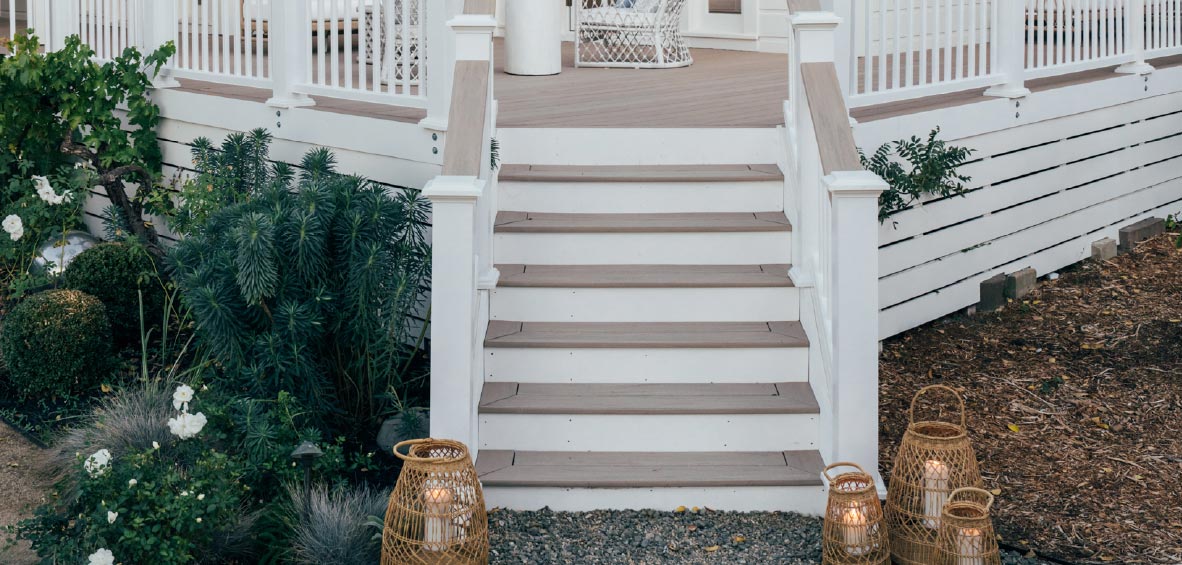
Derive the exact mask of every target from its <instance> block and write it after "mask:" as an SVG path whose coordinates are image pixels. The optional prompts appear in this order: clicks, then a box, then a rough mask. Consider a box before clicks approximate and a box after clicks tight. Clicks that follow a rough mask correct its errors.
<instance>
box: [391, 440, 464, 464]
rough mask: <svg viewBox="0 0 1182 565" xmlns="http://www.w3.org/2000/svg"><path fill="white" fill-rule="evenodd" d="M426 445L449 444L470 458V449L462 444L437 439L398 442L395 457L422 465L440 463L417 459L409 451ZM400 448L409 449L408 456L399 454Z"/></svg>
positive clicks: (426, 458) (437, 460) (430, 459)
mask: <svg viewBox="0 0 1182 565" xmlns="http://www.w3.org/2000/svg"><path fill="white" fill-rule="evenodd" d="M424 443H440V444H448V445H451V447H454V448H455V449H456V450H457V451H460V452H462V453H463V454H464V457H468V447H467V446H465V445H464V444H462V443H460V442H458V441H452V440H445V439H435V438H424V439H408V440H406V441H401V442H398V443H397V444H395V445H394V450H393V451H394V456H395V457H397V458H399V459H401V460H403V461H416V462H420V463H438V462H440V458H436V457H415V456H413V455H411V454H410V449H409V448H410V447H413V446H416V445H422V444H424ZM400 447H407V448H408V449H407V450H406V455H403V454H402V453H399V452H398V448H400Z"/></svg>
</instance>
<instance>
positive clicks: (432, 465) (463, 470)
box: [382, 439, 488, 565]
mask: <svg viewBox="0 0 1182 565" xmlns="http://www.w3.org/2000/svg"><path fill="white" fill-rule="evenodd" d="M402 447H407V448H408V450H407V454H406V455H403V454H402V453H401V452H400V451H399V448H402ZM394 454H395V455H397V456H398V457H399V458H400V459H402V461H403V465H402V474H401V475H399V476H398V485H397V486H395V487H394V492H393V493H392V494H391V495H390V505H389V507H388V508H387V510H386V525H385V528H384V529H383V531H382V565H410V564H422V565H427V564H430V565H436V564H455V565H461V564H463V565H466V564H469V563H471V564H477V563H479V564H481V565H483V564H485V563H488V514H487V513H486V512H485V509H484V494H483V493H482V492H481V490H480V481H479V479H478V478H477V476H476V468H475V467H474V466H473V465H472V459H471V457H470V456H469V455H468V448H467V447H465V446H464V444H462V443H460V442H458V441H451V440H445V439H416V440H410V441H404V442H402V443H399V444H398V445H396V446H394Z"/></svg>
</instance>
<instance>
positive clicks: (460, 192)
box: [423, 176, 484, 203]
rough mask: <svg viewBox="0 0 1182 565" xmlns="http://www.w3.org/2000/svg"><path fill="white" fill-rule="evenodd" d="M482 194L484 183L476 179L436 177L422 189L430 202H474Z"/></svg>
mask: <svg viewBox="0 0 1182 565" xmlns="http://www.w3.org/2000/svg"><path fill="white" fill-rule="evenodd" d="M483 192H484V181H482V180H480V179H478V178H476V177H463V176H438V177H435V178H434V179H431V180H430V181H429V182H427V186H425V187H423V196H425V197H426V198H427V199H428V200H430V201H431V202H473V203H475V202H476V199H477V198H480V195H481V194H482V193H483Z"/></svg>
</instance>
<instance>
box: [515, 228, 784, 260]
mask: <svg viewBox="0 0 1182 565" xmlns="http://www.w3.org/2000/svg"><path fill="white" fill-rule="evenodd" d="M791 238H792V234H791V232H783V231H776V232H721V233H714V232H690V233H682V232H675V233H498V234H496V235H495V236H494V245H495V247H494V249H495V250H496V251H495V255H496V261H495V262H496V263H500V264H525V265H767V264H788V263H791V262H792V240H791Z"/></svg>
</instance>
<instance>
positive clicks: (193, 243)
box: [170, 149, 430, 440]
mask: <svg viewBox="0 0 1182 565" xmlns="http://www.w3.org/2000/svg"><path fill="white" fill-rule="evenodd" d="M240 159H245V160H249V161H252V162H250V163H239V164H237V165H235V168H238V169H240V170H256V171H257V170H263V169H265V168H266V164H265V160H266V152H265V151H250V152H244V153H243V154H242V155H240ZM219 166H225V163H224V162H222V163H221V165H219ZM202 172H204V171H202ZM259 178H265V179H266V183H265V186H257V185H249V186H246V187H244V188H245V192H244V193H243V195H242V196H240V201H238V202H237V203H234V204H230V205H229V206H228V207H225V208H223V209H221V210H219V211H217V212H214V213H213V214H211V215H209V216H208V219H207V220H206V221H205V223H204V224H203V225H202V226H200V227H199V228H198V229H196V230H194V231H193V233H192V234H191V235H190V237H188V238H187V239H185V240H184V241H183V242H181V243H180V244H178V245H177V246H176V248H175V249H174V250H173V252H172V253H171V255H170V262H171V265H172V268H173V270H174V274H175V276H176V279H177V280H178V282H179V284H180V287H181V289H182V292H183V295H184V300H185V302H186V304H187V305H188V306H189V307H190V308H191V309H192V315H193V319H194V320H195V323H196V331H197V338H198V342H199V345H200V346H201V348H202V351H203V352H204V353H205V354H207V355H208V356H209V358H210V359H211V360H212V361H213V362H214V365H215V366H217V367H219V369H220V375H221V378H222V379H223V380H224V381H225V382H226V383H228V384H229V385H230V386H232V387H233V388H234V389H235V390H238V391H240V392H241V393H243V394H246V395H249V396H253V397H256V398H275V397H276V396H277V395H278V394H279V393H280V392H281V391H287V392H289V393H291V394H294V395H295V396H296V398H297V399H298V400H299V402H300V403H301V404H302V405H304V406H306V407H307V408H309V409H310V410H311V411H312V412H313V413H314V414H316V415H317V420H318V422H317V424H318V425H320V426H323V427H325V428H327V429H329V430H331V431H332V432H339V433H341V434H345V435H348V436H349V437H353V438H355V439H357V440H365V439H368V438H370V437H371V436H372V435H373V434H374V433H376V431H377V429H378V425H379V423H380V420H381V418H382V417H384V416H385V415H386V414H388V413H389V412H390V410H391V407H392V406H394V405H397V404H398V403H399V402H410V403H412V404H413V403H415V402H421V401H424V400H425V394H426V391H425V386H424V385H423V379H422V375H416V374H412V373H413V372H414V371H415V369H414V367H416V366H418V365H420V364H418V363H414V362H413V361H414V360H415V358H416V357H417V356H418V355H419V354H420V350H421V348H422V346H423V341H424V333H423V332H424V330H423V324H422V323H419V322H416V321H415V320H414V319H413V318H412V314H413V313H416V312H421V311H423V310H424V308H423V306H424V304H423V301H424V294H423V292H422V289H423V288H425V287H426V285H427V284H428V279H429V267H430V249H429V247H428V245H427V243H426V241H425V229H424V226H425V225H426V219H427V218H426V214H427V211H426V204H425V201H424V200H423V199H422V198H421V197H420V196H418V194H417V193H414V192H409V191H402V192H398V193H394V192H392V191H389V190H387V189H386V188H385V187H382V186H379V185H377V184H374V183H372V182H369V181H367V180H364V179H361V178H358V177H354V176H346V175H342V174H338V173H337V172H336V170H335V160H334V159H333V157H332V154H331V153H330V152H329V151H327V150H325V149H316V150H312V151H310V152H309V153H308V154H307V155H306V156H305V157H304V160H303V162H302V163H301V164H300V165H299V174H298V175H297V174H292V173H290V172H289V171H288V170H286V169H285V168H282V167H281V168H280V170H279V171H277V172H276V173H275V174H268V175H265V176H260V177H259Z"/></svg>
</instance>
